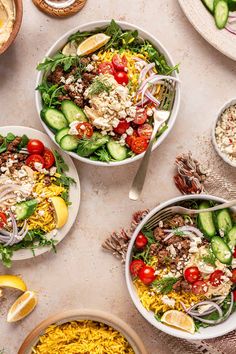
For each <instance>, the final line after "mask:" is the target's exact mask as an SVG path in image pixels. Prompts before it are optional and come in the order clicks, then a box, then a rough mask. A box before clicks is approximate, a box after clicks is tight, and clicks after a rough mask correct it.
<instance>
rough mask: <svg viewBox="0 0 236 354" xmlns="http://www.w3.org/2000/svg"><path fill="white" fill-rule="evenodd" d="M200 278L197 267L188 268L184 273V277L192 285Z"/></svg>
mask: <svg viewBox="0 0 236 354" xmlns="http://www.w3.org/2000/svg"><path fill="white" fill-rule="evenodd" d="M200 276H201V273H200V271H199V269H198V267H188V268H186V269H185V271H184V277H185V279H186V280H187V282H189V283H194V282H195V281H196V280H198V279H199V278H200Z"/></svg>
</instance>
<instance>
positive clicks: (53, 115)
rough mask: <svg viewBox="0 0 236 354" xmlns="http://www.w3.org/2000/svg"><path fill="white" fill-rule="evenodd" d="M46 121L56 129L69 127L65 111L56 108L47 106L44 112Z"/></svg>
mask: <svg viewBox="0 0 236 354" xmlns="http://www.w3.org/2000/svg"><path fill="white" fill-rule="evenodd" d="M42 115H43V119H44V121H45V123H46V124H47V125H48V126H49V127H50V128H52V129H54V130H61V129H62V128H66V127H68V122H67V120H66V118H65V116H64V114H63V113H61V112H60V111H58V109H55V108H47V109H45V110H44V112H43V113H42Z"/></svg>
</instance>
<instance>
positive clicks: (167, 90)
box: [129, 80, 176, 200]
mask: <svg viewBox="0 0 236 354" xmlns="http://www.w3.org/2000/svg"><path fill="white" fill-rule="evenodd" d="M175 86H176V82H175V81H172V80H165V81H164V84H163V85H162V86H161V90H160V95H161V96H162V95H163V97H162V100H161V104H160V106H159V107H158V109H156V110H155V112H154V115H153V116H154V127H153V132H152V136H151V138H150V142H149V145H148V148H147V150H146V152H145V154H144V156H143V159H142V161H141V163H140V165H139V168H138V171H137V172H136V175H135V177H134V180H133V183H132V186H131V189H130V191H129V198H130V199H131V200H138V199H139V197H140V195H141V192H142V189H143V186H144V182H145V178H146V174H147V169H148V163H149V159H150V155H151V152H152V146H153V143H154V141H155V138H156V134H157V132H158V131H159V129H160V127H161V126H162V124H163V123H164V122H166V121H167V120H168V119H169V117H170V114H171V111H172V108H173V104H174V98H175Z"/></svg>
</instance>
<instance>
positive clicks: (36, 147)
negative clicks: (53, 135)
mask: <svg viewBox="0 0 236 354" xmlns="http://www.w3.org/2000/svg"><path fill="white" fill-rule="evenodd" d="M27 150H28V151H29V153H30V154H39V155H41V154H42V153H43V151H44V145H43V143H42V141H40V140H37V139H31V140H30V141H29V142H28V144H27Z"/></svg>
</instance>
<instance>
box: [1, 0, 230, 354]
mask: <svg viewBox="0 0 236 354" xmlns="http://www.w3.org/2000/svg"><path fill="white" fill-rule="evenodd" d="M111 18H115V19H117V20H118V19H119V20H125V21H128V22H131V23H136V24H138V25H139V26H141V27H143V28H145V29H147V30H148V31H150V32H151V33H152V34H153V35H155V36H156V37H157V38H158V39H159V40H160V41H161V42H162V43H163V44H164V45H165V46H166V47H167V48H168V50H169V52H170V54H171V55H172V57H173V59H174V61H175V62H179V63H180V64H181V65H180V70H181V73H180V75H181V80H182V102H181V109H180V113H179V116H178V120H177V123H176V125H175V127H174V130H173V131H172V133H171V134H170V135H169V137H168V138H167V140H166V141H165V142H164V143H163V144H162V146H161V147H160V148H159V149H158V150H157V151H155V152H154V153H153V155H152V158H151V164H150V165H151V166H150V169H149V172H148V175H147V181H146V185H145V188H144V192H143V195H142V199H141V200H140V201H139V202H131V201H129V199H128V190H129V186H130V184H131V181H132V178H133V176H134V173H135V171H136V168H137V166H138V165H137V164H136V163H135V164H132V165H130V166H124V167H119V168H113V169H110V168H103V169H102V168H96V167H92V166H89V165H85V164H83V163H77V164H76V165H77V167H78V171H79V175H80V178H81V184H82V200H81V209H80V212H79V215H78V218H77V222H76V224H75V225H74V228H73V229H72V231H71V232H70V234H69V235H68V237H67V238H66V239H65V240H64V241H63V242H62V243H61V244H60V245H59V247H58V253H57V255H54V254H46V255H44V256H41V257H38V258H37V259H34V260H31V261H26V262H17V263H15V264H14V266H13V267H12V269H11V270H10V272H11V273H14V274H21V275H22V276H23V278H24V279H25V281H26V283H27V284H28V286H29V288H30V289H32V290H35V291H37V292H38V294H39V304H38V306H37V308H36V310H35V311H34V312H33V313H32V314H31V315H30V316H29V317H28V318H26V319H25V320H24V321H22V322H21V323H17V324H7V323H6V321H5V317H6V313H7V309H8V308H9V306H10V304H11V301H12V293H9V292H7V293H6V294H7V295H9V296H6V297H4V298H3V299H1V300H0V315H1V320H0V333H1V334H0V349H1V347H4V348H5V350H6V354H15V353H16V352H17V349H18V348H19V346H20V344H21V342H22V341H23V339H24V337H25V336H26V335H27V334H28V332H29V331H30V330H32V329H33V328H34V327H35V325H37V324H38V323H39V322H40V321H41V320H43V319H44V318H46V317H48V316H49V315H50V314H52V313H54V312H57V311H60V310H64V309H71V308H86V307H88V308H96V309H101V310H106V311H110V312H113V313H114V314H116V315H118V316H119V317H121V318H122V319H123V320H125V321H127V322H128V323H129V324H130V325H132V327H133V328H134V329H135V330H136V331H137V333H138V334H139V335H140V336H141V337H142V339H143V341H144V343H145V345H146V347H147V349H148V351H149V353H150V354H159V353H174V352H175V351H174V350H173V349H172V348H173V346H170V343H171V342H170V337H169V336H167V335H160V332H159V331H157V330H156V329H154V328H153V327H152V326H151V325H149V324H148V323H146V322H145V320H144V319H143V318H142V317H141V315H139V313H138V312H137V311H136V309H135V308H134V306H133V304H132V303H131V301H130V299H129V296H128V292H127V289H126V285H125V280H124V276H123V270H122V268H121V266H120V264H119V261H117V260H116V259H113V257H112V256H110V255H109V254H106V253H104V252H103V251H102V250H101V248H100V244H101V243H102V241H103V240H104V238H105V237H106V236H107V235H108V234H109V233H110V232H111V231H112V230H113V229H119V228H120V227H122V226H125V225H127V226H128V224H129V221H130V217H131V214H132V213H133V212H134V211H135V210H137V209H144V208H152V207H154V206H155V205H156V204H157V203H159V202H160V201H162V200H166V199H168V198H171V197H174V196H176V195H177V194H178V192H177V190H176V189H175V187H174V185H173V184H172V181H171V178H172V174H173V161H174V158H175V156H176V155H177V154H178V153H180V152H183V151H188V150H190V149H191V150H192V151H194V152H195V154H198V155H202V154H203V153H202V151H205V153H204V154H205V156H204V157H205V158H206V157H207V153H208V152H209V148H210V147H208V145H206V146H204V144H207V143H205V142H204V141H205V140H204V139H202V137H204V136H205V137H208V136H209V134H210V128H211V125H212V122H213V120H214V118H215V116H216V113H217V111H218V109H219V108H220V106H221V105H222V104H223V103H224V102H225V101H226V100H228V99H230V98H231V97H233V96H234V95H235V73H236V68H235V62H233V61H231V60H230V59H227V58H226V57H224V56H223V55H222V54H220V53H218V52H217V51H216V50H215V49H214V48H212V47H211V46H210V45H208V44H207V43H206V42H205V41H204V39H202V38H201V37H200V36H199V34H198V33H197V32H196V31H195V30H194V29H193V28H192V27H191V25H190V24H189V22H188V21H187V19H186V18H185V17H184V15H183V13H182V12H181V9H180V8H179V6H178V3H177V1H176V0H168V1H166V0H153V1H145V0H129V1H117V0H112V1H111V0H102V1H97V0H88V2H87V4H86V6H85V7H84V9H83V10H82V11H81V12H80V13H78V14H77V15H75V16H74V17H71V18H68V19H64V20H58V19H52V18H50V17H47V16H45V15H44V14H43V13H41V12H39V11H38V10H37V8H36V7H34V5H33V4H32V2H31V1H29V0H26V1H24V20H23V25H22V28H21V31H20V33H19V36H18V37H17V40H16V42H15V44H14V45H13V46H12V47H11V49H10V50H9V51H8V52H7V53H5V54H4V55H2V56H1V57H0V107H1V112H0V124H1V125H6V124H7V125H10V124H12V125H19V124H20V125H26V126H30V127H33V128H36V129H40V130H42V127H41V124H40V121H39V119H38V116H37V112H36V109H35V101H34V89H35V80H36V70H35V67H36V64H37V63H38V61H40V60H41V59H42V58H43V56H44V54H45V52H46V51H47V50H48V48H49V46H51V44H52V43H53V42H54V41H55V40H56V39H57V38H58V37H59V36H60V35H62V34H63V33H64V32H65V31H67V30H69V29H70V28H72V27H74V26H77V25H79V24H83V23H85V22H88V21H93V20H99V19H111ZM0 272H1V273H5V272H6V270H5V269H3V268H2V267H1V266H0ZM181 353H182V354H185V353H190V348H189V349H186V350H185V349H183V348H182V349H181Z"/></svg>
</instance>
